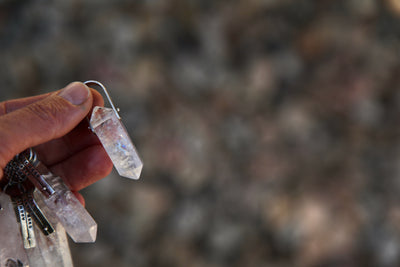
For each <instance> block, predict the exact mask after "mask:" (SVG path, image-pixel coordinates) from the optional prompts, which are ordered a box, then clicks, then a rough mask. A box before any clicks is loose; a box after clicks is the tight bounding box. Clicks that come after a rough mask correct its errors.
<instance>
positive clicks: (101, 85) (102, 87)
mask: <svg viewBox="0 0 400 267" xmlns="http://www.w3.org/2000/svg"><path fill="white" fill-rule="evenodd" d="M84 84H85V85H89V84H95V85H97V86H99V87H101V89H103V91H104V94H105V95H106V97H107V99H108V102H109V103H110V105H111V107H112V109H113V110H114V113H115V115H117V118H118V119H119V120H120V119H121V117H120V116H119V114H118V109H116V108H115V106H114V104H113V102H112V100H111V97H110V95H109V94H108V92H107V89H106V87H105V86H104V85H103V84H102V83H101V82H98V81H95V80H89V81H86V82H84Z"/></svg>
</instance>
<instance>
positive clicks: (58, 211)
mask: <svg viewBox="0 0 400 267" xmlns="http://www.w3.org/2000/svg"><path fill="white" fill-rule="evenodd" d="M36 168H37V170H38V171H39V172H40V173H41V174H42V176H43V179H44V180H45V181H46V182H47V183H48V184H49V185H50V186H51V187H52V188H53V189H54V193H53V194H51V195H50V196H49V197H46V196H45V195H44V194H43V193H42V192H41V191H39V193H37V191H38V190H35V199H36V200H37V202H38V204H39V206H40V203H41V202H43V203H44V204H45V205H46V207H47V210H48V211H49V217H56V218H57V219H58V221H59V222H60V223H61V224H62V226H63V227H64V229H65V231H67V233H68V234H69V236H70V237H71V238H72V240H74V242H76V243H92V242H94V241H95V240H96V233H97V223H96V221H95V220H94V219H93V218H92V216H90V214H89V213H88V212H87V210H86V209H85V208H84V207H83V206H82V204H81V203H80V202H79V200H78V199H77V198H76V197H75V195H74V194H73V193H72V192H71V191H70V190H69V188H68V187H67V186H66V185H65V183H64V182H63V180H62V179H61V178H60V177H59V176H57V175H54V174H53V173H51V172H50V171H49V170H48V169H47V167H46V166H45V165H43V164H42V163H41V162H39V163H38V165H37V166H36Z"/></svg>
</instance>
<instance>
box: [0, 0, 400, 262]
mask: <svg viewBox="0 0 400 267" xmlns="http://www.w3.org/2000/svg"><path fill="white" fill-rule="evenodd" d="M399 18H400V1H398V0H386V1H383V0H382V1H378V0H338V1H330V0H322V1H321V0H303V1H297V0H264V1H262V0H238V1H227V0H219V1H215V0H214V1H211V0H187V1H184V0H166V1H151V0H147V1H126V0H117V1H105V0H98V1H85V2H84V1H51V2H50V3H49V2H43V1H15V0H4V1H2V2H1V3H0V48H1V49H0V59H1V62H0V97H1V100H5V99H9V98H15V97H22V96H28V95H33V94H38V93H42V92H48V91H51V90H55V89H59V88H61V87H63V86H65V85H66V84H68V83H69V82H71V81H75V80H80V81H84V80H88V79H97V80H99V81H101V82H103V83H104V84H105V85H106V86H107V87H108V89H109V91H110V94H111V95H112V97H113V99H114V102H115V103H116V104H117V106H119V107H120V108H121V116H122V118H123V120H124V122H125V124H126V126H127V128H128V131H129V132H130V134H131V136H132V137H133V139H134V142H135V143H136V146H137V148H138V150H139V152H140V154H141V156H142V158H143V161H144V169H143V173H142V178H141V180H139V181H131V180H127V179H124V178H120V177H118V176H117V175H116V174H115V173H113V174H112V175H110V176H109V177H107V178H105V179H104V180H102V181H101V182H98V183H96V184H94V185H92V186H91V187H89V188H87V189H86V190H84V191H83V194H84V195H85V197H86V203H87V208H88V210H89V211H90V212H91V214H92V215H93V217H94V218H95V219H96V220H97V221H98V223H99V234H98V240H97V242H96V243H95V244H90V245H75V244H72V243H71V249H72V252H73V256H74V261H75V264H76V266H79V267H86V266H88V267H89V266H97V267H101V266H107V267H108V266H122V267H124V266H185V267H186V266H187V267H200V266H211V267H217V266H218V267H219V266H221V267H222V266H238V267H239V266H240V267H241V266H246V267H247V266H249V267H252V266H273V267H283V266H300V267H303V266H304V267H306V266H307V267H308V266H321V267H322V266H341V267H342V266H383V267H386V266H387V267H389V266H399V265H400V197H399V192H400V167H399V166H400V146H399V142H400V123H399V122H400V90H399V85H400V75H399V73H400V72H399V71H400V64H399V62H400V61H399V56H400V50H399V48H400V39H399V34H400V23H399V22H400V19H399Z"/></svg>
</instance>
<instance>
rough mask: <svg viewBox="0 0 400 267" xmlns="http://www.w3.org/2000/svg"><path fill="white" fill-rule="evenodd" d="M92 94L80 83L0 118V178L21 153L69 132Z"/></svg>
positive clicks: (90, 104) (87, 104) (75, 83)
mask: <svg viewBox="0 0 400 267" xmlns="http://www.w3.org/2000/svg"><path fill="white" fill-rule="evenodd" d="M92 102H93V98H92V94H91V93H90V90H89V88H88V87H87V86H86V85H84V84H83V83H80V82H74V83H71V84H69V85H68V86H67V87H65V88H64V89H63V90H61V91H59V92H55V93H53V94H50V95H49V96H48V97H46V98H44V99H42V100H40V101H37V102H35V103H32V104H30V105H28V106H25V107H23V108H21V109H18V110H15V111H13V112H11V113H8V114H6V115H3V116H1V117H0V167H1V168H0V177H1V174H2V169H3V168H4V167H5V165H6V164H7V163H8V162H9V161H10V160H11V159H12V158H13V157H14V156H15V155H16V154H18V153H20V152H21V151H23V150H25V149H27V148H29V147H33V146H36V145H39V144H42V143H45V142H47V141H50V140H52V139H55V138H59V137H62V136H64V135H65V134H67V133H68V132H70V131H71V130H72V129H73V128H74V127H75V126H76V125H77V124H78V123H79V122H80V121H82V119H84V118H85V116H86V115H87V113H88V112H89V110H90V109H91V107H92Z"/></svg>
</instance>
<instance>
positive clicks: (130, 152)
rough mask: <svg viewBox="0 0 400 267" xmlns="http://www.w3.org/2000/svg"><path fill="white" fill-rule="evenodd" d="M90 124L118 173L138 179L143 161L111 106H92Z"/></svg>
mask: <svg viewBox="0 0 400 267" xmlns="http://www.w3.org/2000/svg"><path fill="white" fill-rule="evenodd" d="M90 125H91V127H92V130H93V132H95V133H96V135H97V137H98V138H99V139H100V142H101V143H102V145H103V147H104V149H105V150H106V152H107V154H108V156H109V157H110V159H111V161H112V162H113V164H114V166H115V168H116V169H117V171H118V173H119V175H121V176H124V177H127V178H131V179H139V177H140V173H141V172H142V168H143V163H142V160H141V159H140V157H139V155H138V154H137V152H136V148H135V146H134V145H133V143H132V141H131V139H130V138H129V135H128V132H127V131H126V129H125V127H124V125H123V124H122V122H121V120H120V119H118V117H117V116H116V114H115V112H114V110H113V109H111V108H104V107H98V106H96V107H94V108H93V112H92V117H91V118H90Z"/></svg>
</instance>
